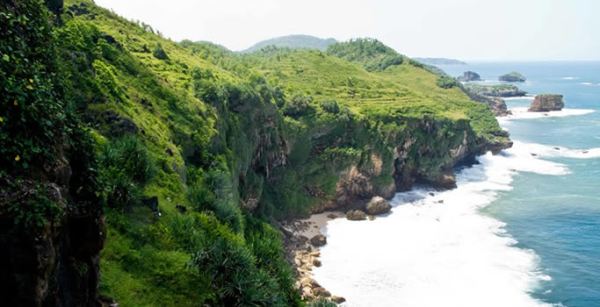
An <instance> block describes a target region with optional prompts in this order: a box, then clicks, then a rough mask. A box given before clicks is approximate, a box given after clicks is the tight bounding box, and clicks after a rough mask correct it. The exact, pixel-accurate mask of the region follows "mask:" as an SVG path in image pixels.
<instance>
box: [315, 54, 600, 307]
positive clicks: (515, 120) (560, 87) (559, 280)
mask: <svg viewBox="0 0 600 307" xmlns="http://www.w3.org/2000/svg"><path fill="white" fill-rule="evenodd" d="M440 68H442V69H443V70H445V71H446V72H447V73H449V74H450V75H452V76H458V75H460V74H462V72H464V71H466V70H472V71H475V72H477V73H479V74H480V75H481V76H482V78H483V79H485V81H483V83H494V82H497V81H494V80H497V79H498V76H499V75H501V74H504V73H508V72H511V71H518V72H521V73H522V74H523V75H525V76H526V77H527V82H525V83H519V84H517V85H518V86H519V87H520V88H521V89H523V90H525V91H527V92H528V93H529V94H531V95H535V94H539V93H557V94H562V95H564V99H565V103H566V106H565V109H564V110H563V111H559V112H550V113H541V114H540V113H535V114H532V113H528V112H526V107H527V106H528V105H529V104H530V103H531V101H532V97H527V98H519V99H509V100H507V104H508V106H509V108H510V109H511V110H512V111H513V115H512V116H509V117H507V118H502V119H500V120H499V121H500V123H501V125H502V126H503V127H504V128H505V129H507V130H508V131H509V132H510V134H511V138H512V139H513V141H514V142H515V145H514V146H513V148H511V149H508V150H505V151H503V152H502V153H501V154H500V155H496V156H492V155H491V154H487V155H485V156H482V157H480V158H479V162H480V164H478V165H475V166H473V167H470V168H466V169H464V170H461V171H460V172H459V173H458V174H457V181H458V188H457V189H454V190H450V191H444V192H438V191H433V190H430V189H428V188H419V189H415V190H413V191H411V192H406V193H399V194H397V195H396V197H395V198H394V199H393V201H392V204H393V205H394V207H393V209H392V213H391V214H390V215H388V216H386V217H383V218H377V219H376V220H374V221H365V222H351V221H347V220H345V219H336V220H332V221H330V222H328V224H327V226H326V229H325V231H326V234H327V236H328V244H327V245H326V246H324V247H323V248H322V249H321V260H322V263H323V265H322V266H321V267H319V268H316V269H315V270H314V275H315V278H316V279H317V281H318V282H319V283H321V284H322V285H323V286H324V287H325V288H327V289H328V290H330V291H331V292H332V293H333V294H337V295H342V296H344V297H345V298H346V299H347V303H346V306H374V305H376V306H419V307H424V306H432V307H433V306H461V307H463V306H511V307H512V306H572V307H592V306H600V62H548V63H544V62H537V63H525V62H519V63H471V64H469V65H451V66H441V67H440Z"/></svg>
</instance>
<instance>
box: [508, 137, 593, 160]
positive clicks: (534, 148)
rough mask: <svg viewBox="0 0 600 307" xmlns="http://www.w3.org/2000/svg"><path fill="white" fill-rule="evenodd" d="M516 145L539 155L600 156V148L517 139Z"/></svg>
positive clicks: (589, 157)
mask: <svg viewBox="0 0 600 307" xmlns="http://www.w3.org/2000/svg"><path fill="white" fill-rule="evenodd" d="M514 143H515V147H518V148H526V150H527V151H529V153H530V155H532V156H539V157H564V158H573V159H594V158H600V148H590V149H570V148H567V147H562V146H549V145H542V144H533V143H523V142H519V141H515V142H514Z"/></svg>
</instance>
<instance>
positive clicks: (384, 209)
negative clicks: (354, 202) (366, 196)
mask: <svg viewBox="0 0 600 307" xmlns="http://www.w3.org/2000/svg"><path fill="white" fill-rule="evenodd" d="M366 209H367V213H368V214H370V215H380V214H385V213H388V212H390V210H391V209H392V205H390V203H389V202H388V201H387V200H385V198H383V197H381V196H375V197H373V198H371V200H370V201H369V203H368V204H367V208H366Z"/></svg>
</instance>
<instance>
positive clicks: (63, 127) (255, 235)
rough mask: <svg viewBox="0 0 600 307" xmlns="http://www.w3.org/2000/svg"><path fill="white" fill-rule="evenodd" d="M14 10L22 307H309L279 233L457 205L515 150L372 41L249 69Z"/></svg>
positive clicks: (90, 15) (106, 27)
mask: <svg viewBox="0 0 600 307" xmlns="http://www.w3.org/2000/svg"><path fill="white" fill-rule="evenodd" d="M0 7H1V9H2V14H0V18H3V19H2V21H3V22H2V25H3V26H2V27H3V28H2V29H3V31H0V33H1V35H3V37H2V38H3V39H2V41H1V43H0V51H1V52H2V55H1V56H0V57H1V59H2V64H1V65H2V66H1V67H2V74H0V77H1V79H0V81H1V82H2V83H1V84H2V88H1V90H2V93H1V94H2V95H0V97H2V98H1V99H2V105H3V108H2V109H1V110H0V111H1V112H2V113H0V120H1V121H0V123H2V125H1V126H0V129H1V130H0V142H1V144H0V145H1V148H2V150H3V157H2V159H4V160H3V166H2V168H1V169H0V181H1V182H3V183H4V182H13V183H15V184H11V185H4V184H3V185H2V190H0V200H1V202H0V204H1V205H2V206H0V222H1V225H3V227H5V226H6V227H5V229H6V233H8V234H9V235H7V236H2V237H0V240H1V242H0V243H2V246H7V247H8V249H7V250H9V254H8V255H4V256H2V257H3V258H0V259H2V260H3V261H0V265H1V267H0V269H1V270H2V272H3V273H4V274H3V275H4V276H3V277H2V278H3V279H2V281H3V283H6V284H13V285H18V287H19V291H16V290H15V289H11V288H5V289H2V291H4V292H2V294H3V297H8V298H9V299H8V301H7V304H9V305H22V304H25V302H30V301H35V302H40V304H42V303H43V304H52V302H57V301H61V302H67V301H69V302H73V304H74V305H92V304H93V302H95V301H96V300H97V298H98V293H97V292H96V287H98V286H99V293H100V294H102V295H103V296H105V297H110V298H113V299H115V300H116V301H117V302H118V303H119V304H120V305H121V306H199V305H200V306H202V305H209V306H254V305H261V306H263V305H264V306H298V305H303V304H304V302H303V301H302V300H301V298H300V296H299V291H298V289H296V288H295V285H294V275H293V270H292V267H291V266H290V264H289V263H288V262H287V261H286V258H285V253H284V248H283V241H284V235H283V234H282V232H281V231H280V230H279V228H278V221H280V220H282V219H287V218H297V217H300V216H306V215H307V214H309V213H311V212H319V211H323V210H325V209H335V208H337V209H340V210H345V209H346V208H350V207H356V206H364V203H365V202H366V201H367V200H368V199H370V198H371V197H372V196H375V195H381V196H384V197H391V196H392V195H393V194H394V193H395V191H397V190H405V189H409V188H410V187H411V186H412V185H413V184H414V183H425V184H431V185H434V186H438V187H444V188H448V187H452V186H453V185H454V181H453V170H452V169H453V167H454V166H455V165H457V164H461V163H465V162H469V161H470V160H471V159H472V158H473V157H474V156H475V155H477V154H481V153H483V152H485V151H487V150H493V151H498V150H500V149H502V148H505V147H506V146H508V145H509V143H508V138H507V135H506V134H505V133H503V131H501V129H500V127H499V125H498V123H497V122H496V120H495V118H494V116H493V115H492V113H491V112H490V110H489V109H488V108H487V106H485V105H483V104H480V103H477V102H474V101H471V100H470V99H469V98H468V97H467V96H466V95H465V94H464V93H463V92H462V91H461V90H460V89H459V88H458V87H456V86H453V85H452V84H451V83H445V82H441V81H444V80H445V79H443V78H444V77H443V76H439V75H437V74H434V73H432V72H430V70H428V69H427V67H425V66H423V65H421V64H419V63H417V62H414V61H410V60H408V59H407V58H405V57H403V56H401V55H399V54H397V53H396V52H395V51H393V50H392V49H391V48H389V47H386V46H385V45H383V44H381V43H380V42H378V41H376V40H370V39H369V40H353V41H350V42H346V43H340V44H336V45H333V46H331V47H330V48H329V49H328V51H327V52H323V51H318V50H291V49H287V48H284V49H279V48H276V47H270V48H263V49H261V50H260V51H258V52H255V53H251V54H242V55H240V54H236V53H232V52H230V51H228V50H226V49H224V48H222V47H220V46H218V45H214V44H210V43H192V42H189V41H186V42H182V43H175V42H172V41H170V40H167V39H165V38H162V37H161V36H160V35H158V34H156V33H155V31H154V30H153V29H152V28H150V27H149V26H147V25H143V24H138V23H134V22H131V21H127V20H125V19H123V18H120V17H119V16H117V15H115V14H114V13H111V12H109V11H107V10H105V9H102V8H99V7H97V6H95V5H94V4H93V2H92V1H88V0H67V1H65V5H64V9H63V13H62V15H61V21H60V22H57V21H56V20H54V19H53V18H50V17H49V15H48V12H47V11H46V9H45V8H43V7H42V5H41V1H37V0H18V1H17V0H11V1H8V2H5V3H4V4H2V6H0ZM57 11H58V10H57ZM22 15H26V16H27V18H22V17H19V16H22ZM51 24H57V25H55V26H51ZM5 25H11V28H10V29H11V30H10V31H8V30H7V29H8V28H7V27H6V26H5ZM28 103H29V104H28ZM36 125H39V126H36ZM48 145H51V146H48ZM44 146H46V147H44ZM44 148H49V149H47V150H44ZM24 162H27V164H25V163H24ZM354 182H360V183H361V185H360V188H359V189H357V188H356V187H355V186H354ZM19 183H21V184H19ZM53 191H59V192H58V194H56V192H53ZM61 191H62V192H61ZM65 191H66V192H68V193H64V192H65ZM19 195H25V196H26V197H16V196H19ZM32 195H33V196H32ZM61 195H62V196H61ZM34 196H35V197H34ZM7 204H16V206H15V205H11V206H8V205H7ZM33 225H37V227H33ZM11 238H24V239H19V240H12V239H11ZM40 238H41V239H40ZM100 250H101V251H100ZM14 251H20V253H21V254H19V253H18V252H14ZM98 253H99V256H100V258H99V259H100V260H99V261H98ZM7 259H20V260H21V261H19V262H14V261H13V262H10V261H8V260H7ZM40 259H41V260H40ZM4 260H7V261H4ZM42 260H43V261H46V262H44V263H41V262H40V261H42ZM24 276H25V277H31V276H36V278H24ZM55 281H68V282H55ZM40 287H41V288H44V287H46V288H44V289H48V290H47V291H38V290H37V289H40ZM65 304H67V303H65Z"/></svg>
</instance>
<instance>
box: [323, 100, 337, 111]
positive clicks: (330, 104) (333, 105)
mask: <svg viewBox="0 0 600 307" xmlns="http://www.w3.org/2000/svg"><path fill="white" fill-rule="evenodd" d="M321 108H323V110H325V112H327V113H331V114H338V113H340V106H339V104H338V103H337V101H335V100H325V101H323V102H321Z"/></svg>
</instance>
